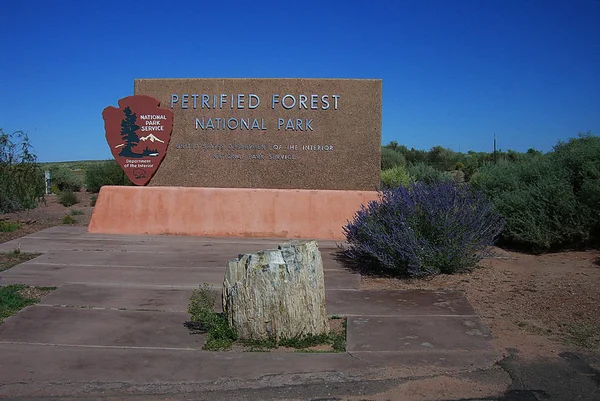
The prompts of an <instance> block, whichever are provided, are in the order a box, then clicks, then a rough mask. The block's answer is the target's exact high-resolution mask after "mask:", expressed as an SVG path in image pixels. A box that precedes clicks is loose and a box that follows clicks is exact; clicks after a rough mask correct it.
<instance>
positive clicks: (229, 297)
mask: <svg viewBox="0 0 600 401" xmlns="http://www.w3.org/2000/svg"><path fill="white" fill-rule="evenodd" d="M223 311H224V313H225V314H226V316H227V319H228V320H229V324H230V325H231V326H232V327H234V328H235V329H236V330H237V332H238V335H239V337H240V338H243V339H252V340H265V339H274V340H276V341H279V340H280V339H282V338H295V337H301V336H305V335H318V334H325V333H328V332H329V325H328V321H327V311H326V309H325V284H324V277H323V261H322V259H321V252H319V246H318V244H317V242H316V241H314V240H313V241H292V242H289V243H286V244H283V245H280V246H279V247H278V249H270V250H264V251H260V252H257V253H251V254H245V255H239V256H238V258H237V259H233V260H231V261H229V263H228V264H227V270H226V272H225V279H224V281H223Z"/></svg>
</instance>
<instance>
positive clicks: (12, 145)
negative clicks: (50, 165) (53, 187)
mask: <svg viewBox="0 0 600 401" xmlns="http://www.w3.org/2000/svg"><path fill="white" fill-rule="evenodd" d="M44 189H45V183H44V176H43V173H42V171H41V170H40V167H39V165H38V163H37V157H36V156H35V154H33V152H32V147H31V144H30V143H29V138H28V137H27V135H26V134H25V133H23V132H21V131H17V132H14V133H12V134H6V133H5V132H4V131H3V130H2V129H0V213H8V212H13V211H16V210H21V209H31V208H34V207H36V206H37V203H38V201H39V200H40V199H42V198H43V197H44Z"/></svg>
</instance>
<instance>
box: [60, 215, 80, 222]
mask: <svg viewBox="0 0 600 401" xmlns="http://www.w3.org/2000/svg"><path fill="white" fill-rule="evenodd" d="M61 221H62V223H63V224H75V223H77V219H75V218H74V217H73V216H71V215H70V214H66V215H64V216H63V217H62V219H61Z"/></svg>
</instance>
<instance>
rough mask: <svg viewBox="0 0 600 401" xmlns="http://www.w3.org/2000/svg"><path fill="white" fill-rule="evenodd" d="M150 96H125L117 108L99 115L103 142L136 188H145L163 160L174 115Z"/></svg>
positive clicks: (108, 108) (110, 108)
mask: <svg viewBox="0 0 600 401" xmlns="http://www.w3.org/2000/svg"><path fill="white" fill-rule="evenodd" d="M159 105H160V102H159V101H158V100H156V99H154V98H152V97H150V96H128V97H125V98H123V99H121V100H119V107H118V108H117V107H113V106H108V107H107V108H105V109H104V111H103V112H102V117H103V118H104V129H105V131H106V141H107V142H108V146H110V151H111V152H112V154H113V156H114V157H115V159H116V160H117V163H119V165H120V166H121V168H122V169H123V171H125V174H127V177H129V179H130V180H131V182H133V183H134V184H135V185H146V184H147V183H148V181H150V178H152V176H153V175H154V173H155V172H156V170H158V166H160V163H161V162H162V161H163V159H164V158H165V154H166V152H167V147H168V146H169V140H170V139H171V131H172V130H173V112H172V111H171V110H168V109H160V108H159V107H158V106H159Z"/></svg>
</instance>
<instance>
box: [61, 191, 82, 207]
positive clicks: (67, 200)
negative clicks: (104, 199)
mask: <svg viewBox="0 0 600 401" xmlns="http://www.w3.org/2000/svg"><path fill="white" fill-rule="evenodd" d="M58 203H60V204H61V205H63V206H66V207H69V206H73V205H75V204H76V203H79V200H78V199H77V195H76V194H75V192H73V191H71V190H65V191H61V192H59V194H58Z"/></svg>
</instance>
